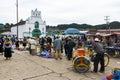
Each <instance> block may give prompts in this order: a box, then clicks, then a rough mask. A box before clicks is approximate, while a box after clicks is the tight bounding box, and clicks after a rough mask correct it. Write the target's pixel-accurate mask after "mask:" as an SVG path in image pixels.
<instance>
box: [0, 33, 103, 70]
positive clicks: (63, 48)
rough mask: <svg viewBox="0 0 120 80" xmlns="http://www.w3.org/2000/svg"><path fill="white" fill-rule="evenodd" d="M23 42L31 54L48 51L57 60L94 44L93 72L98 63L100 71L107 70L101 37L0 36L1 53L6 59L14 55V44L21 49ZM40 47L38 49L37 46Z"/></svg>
mask: <svg viewBox="0 0 120 80" xmlns="http://www.w3.org/2000/svg"><path fill="white" fill-rule="evenodd" d="M21 44H22V46H23V48H22V50H29V53H30V54H31V55H36V54H37V52H39V53H42V52H43V51H46V52H48V53H50V54H49V55H51V56H53V52H54V56H53V57H54V58H55V59H56V60H58V59H60V60H62V53H63V52H64V53H65V56H66V58H67V60H71V59H72V55H73V49H78V48H81V47H85V45H87V44H88V45H89V44H92V47H93V49H94V50H95V52H96V53H97V54H96V58H95V60H94V69H93V72H98V64H99V63H100V64H101V67H100V72H104V71H105V67H104V50H103V43H102V41H101V39H100V38H99V37H95V38H94V39H92V40H90V38H87V37H86V35H83V36H77V37H72V36H66V37H62V38H60V36H56V37H54V38H52V37H50V36H46V37H43V36H41V37H24V38H23V40H19V39H18V38H17V37H15V36H13V37H11V38H8V37H6V38H4V37H1V38H0V53H1V54H4V57H5V58H6V60H8V59H10V58H11V57H12V52H11V50H12V48H13V45H14V46H15V49H17V50H21V49H20V45H21ZM38 47H39V48H40V49H39V51H37V48H38Z"/></svg>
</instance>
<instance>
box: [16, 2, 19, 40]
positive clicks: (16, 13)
mask: <svg viewBox="0 0 120 80" xmlns="http://www.w3.org/2000/svg"><path fill="white" fill-rule="evenodd" d="M16 17H17V37H18V38H19V36H18V0H16Z"/></svg>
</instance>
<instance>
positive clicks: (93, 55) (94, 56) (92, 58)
mask: <svg viewBox="0 0 120 80" xmlns="http://www.w3.org/2000/svg"><path fill="white" fill-rule="evenodd" d="M95 58H96V53H93V54H92V55H91V61H92V62H94V61H95Z"/></svg>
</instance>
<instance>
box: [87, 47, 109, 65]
mask: <svg viewBox="0 0 120 80" xmlns="http://www.w3.org/2000/svg"><path fill="white" fill-rule="evenodd" d="M93 54H94V51H93V49H92V48H91V46H88V55H89V57H90V58H91V57H92V55H93ZM109 61H110V56H109V54H108V53H106V50H105V52H104V62H105V67H107V66H108V64H109Z"/></svg>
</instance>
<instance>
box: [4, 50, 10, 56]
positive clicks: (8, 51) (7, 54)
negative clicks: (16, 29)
mask: <svg viewBox="0 0 120 80" xmlns="http://www.w3.org/2000/svg"><path fill="white" fill-rule="evenodd" d="M4 56H5V57H12V53H11V48H5V53H4Z"/></svg>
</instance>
